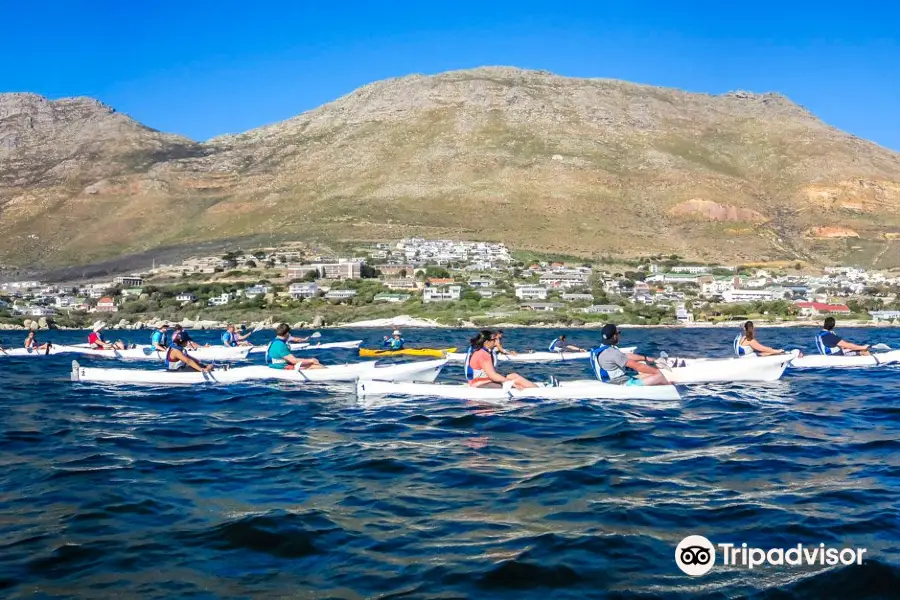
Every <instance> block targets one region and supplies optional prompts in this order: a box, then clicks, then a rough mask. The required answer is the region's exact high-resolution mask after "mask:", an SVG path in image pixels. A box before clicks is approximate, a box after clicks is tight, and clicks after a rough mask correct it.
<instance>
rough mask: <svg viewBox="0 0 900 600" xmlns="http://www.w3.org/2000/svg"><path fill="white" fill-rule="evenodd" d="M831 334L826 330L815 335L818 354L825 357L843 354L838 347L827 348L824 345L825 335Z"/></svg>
mask: <svg viewBox="0 0 900 600" xmlns="http://www.w3.org/2000/svg"><path fill="white" fill-rule="evenodd" d="M829 333H832V332H831V331H828V330H827V329H823V330H822V331H820V332H819V333H817V334H816V348H817V349H818V350H819V354H824V355H826V356H831V355H834V354H843V353H844V351H843V350H841V348H840V346H835V347H834V348H829V347H828V346H826V345H825V340H824V339H823V338H824V337H825V336H826V335H828V334H829Z"/></svg>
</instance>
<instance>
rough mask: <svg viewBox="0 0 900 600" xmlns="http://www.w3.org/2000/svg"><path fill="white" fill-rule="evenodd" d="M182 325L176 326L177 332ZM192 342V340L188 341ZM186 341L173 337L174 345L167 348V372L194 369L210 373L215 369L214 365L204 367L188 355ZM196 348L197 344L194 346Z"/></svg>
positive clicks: (180, 337)
mask: <svg viewBox="0 0 900 600" xmlns="http://www.w3.org/2000/svg"><path fill="white" fill-rule="evenodd" d="M178 327H180V325H176V326H175V329H176V330H177V329H178ZM188 341H190V339H188ZM184 344H185V340H184V337H183V336H177V335H173V336H172V345H171V346H169V347H168V348H166V370H167V371H180V370H182V369H193V370H194V371H199V372H209V371H212V370H213V369H214V368H215V367H213V365H204V364H203V363H201V362H200V361H198V360H197V359H195V358H192V357H191V356H190V355H188V353H187V351H186V350H185V346H184ZM194 346H196V344H194Z"/></svg>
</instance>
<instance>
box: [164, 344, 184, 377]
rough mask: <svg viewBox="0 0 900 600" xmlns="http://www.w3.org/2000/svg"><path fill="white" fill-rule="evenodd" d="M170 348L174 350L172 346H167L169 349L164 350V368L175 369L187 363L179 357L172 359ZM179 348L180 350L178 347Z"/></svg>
mask: <svg viewBox="0 0 900 600" xmlns="http://www.w3.org/2000/svg"><path fill="white" fill-rule="evenodd" d="M172 350H175V348H174V347H173V346H169V349H168V350H166V370H167V371H177V370H178V369H181V368H183V367H186V366H187V365H186V364H185V363H184V361H182V360H181V359H178V360H173V359H172ZM179 350H181V349H180V348H179Z"/></svg>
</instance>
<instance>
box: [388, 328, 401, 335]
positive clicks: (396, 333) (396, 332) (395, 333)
mask: <svg viewBox="0 0 900 600" xmlns="http://www.w3.org/2000/svg"><path fill="white" fill-rule="evenodd" d="M391 335H403V334H402V333H400V330H399V329H395V330H394V333H392V334H391Z"/></svg>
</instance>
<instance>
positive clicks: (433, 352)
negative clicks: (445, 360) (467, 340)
mask: <svg viewBox="0 0 900 600" xmlns="http://www.w3.org/2000/svg"><path fill="white" fill-rule="evenodd" d="M453 352H456V348H404V349H403V350H374V349H372V348H360V349H359V355H360V356H362V357H365V358H384V357H389V356H429V357H433V358H441V357H443V356H444V355H445V354H450V353H453Z"/></svg>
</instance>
